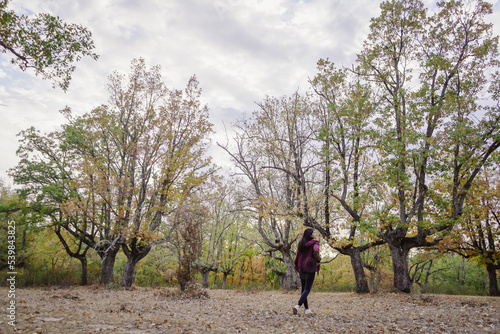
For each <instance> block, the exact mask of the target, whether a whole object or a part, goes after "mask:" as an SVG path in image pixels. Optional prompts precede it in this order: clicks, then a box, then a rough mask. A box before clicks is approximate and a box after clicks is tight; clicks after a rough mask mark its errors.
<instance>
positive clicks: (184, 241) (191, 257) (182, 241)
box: [173, 204, 208, 291]
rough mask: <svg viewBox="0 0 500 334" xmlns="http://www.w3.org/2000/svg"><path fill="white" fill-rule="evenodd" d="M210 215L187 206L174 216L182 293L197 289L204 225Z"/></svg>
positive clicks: (175, 244) (197, 206) (197, 207)
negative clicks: (197, 271)
mask: <svg viewBox="0 0 500 334" xmlns="http://www.w3.org/2000/svg"><path fill="white" fill-rule="evenodd" d="M207 217H208V214H207V212H206V210H205V209H204V208H203V207H200V206H199V205H197V204H195V205H193V206H192V207H189V206H187V204H185V205H184V206H183V207H180V208H178V209H177V210H176V212H175V215H174V225H175V226H176V228H175V229H174V231H173V233H174V235H175V238H174V239H173V243H174V246H175V249H176V251H177V260H178V269H177V282H178V283H179V287H180V289H181V291H185V290H193V289H195V281H194V275H195V273H196V270H197V269H196V261H197V260H198V258H199V256H200V252H201V248H202V244H203V225H204V224H205V223H206V220H207Z"/></svg>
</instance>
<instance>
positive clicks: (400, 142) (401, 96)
mask: <svg viewBox="0 0 500 334" xmlns="http://www.w3.org/2000/svg"><path fill="white" fill-rule="evenodd" d="M437 7H438V11H437V12H436V13H434V14H433V15H432V16H430V17H427V15H426V9H425V8H424V5H423V4H422V2H421V1H419V0H401V1H396V0H392V1H385V2H383V3H382V4H381V10H382V12H381V15H380V16H379V17H377V18H374V19H372V22H371V25H370V34H369V36H368V38H367V40H366V41H365V44H364V49H363V50H362V52H361V53H360V54H359V56H358V61H359V64H360V66H361V70H360V72H361V74H362V75H364V76H365V78H366V79H367V80H371V81H373V82H374V83H376V84H377V85H378V86H379V87H381V88H382V89H383V100H382V102H383V106H384V108H383V109H381V112H380V115H379V116H380V117H379V118H378V120H377V126H378V128H379V134H378V136H377V137H376V139H374V141H375V142H376V143H377V147H378V150H379V152H380V153H379V154H380V155H381V157H382V161H381V166H382V168H383V169H384V170H385V172H384V173H382V174H381V175H380V182H381V183H383V184H384V185H385V187H387V190H389V192H390V193H391V194H392V195H391V196H389V197H386V198H387V199H388V200H387V201H386V202H385V204H384V206H383V207H382V208H381V210H379V211H378V214H377V215H376V216H375V218H376V221H374V224H376V225H377V226H378V229H379V232H378V237H380V238H381V239H383V240H385V241H386V242H387V244H388V245H389V248H390V251H391V257H392V263H393V271H394V286H395V288H397V289H398V290H401V291H405V292H409V291H410V288H411V280H410V276H409V270H408V260H407V258H408V252H409V250H410V249H412V248H415V247H422V246H431V245H434V244H436V243H438V242H439V241H440V240H441V239H442V236H443V235H442V233H443V232H444V233H445V232H446V231H449V230H450V229H451V228H452V227H453V226H454V225H455V223H456V221H457V219H458V217H459V216H460V215H461V214H462V210H463V205H464V199H465V197H466V195H467V192H468V191H469V189H470V187H471V185H472V183H473V181H474V179H475V177H476V175H477V173H478V172H479V170H480V169H481V167H482V166H483V165H484V163H485V162H486V161H487V160H488V158H489V156H490V155H491V153H492V152H493V151H495V150H496V149H497V148H498V146H499V145H500V141H499V140H498V139H499V138H498V120H499V118H498V114H495V113H492V112H485V113H479V110H480V106H479V104H478V102H479V100H480V94H481V93H482V92H484V91H485V88H486V87H487V85H488V80H487V77H486V76H487V74H488V72H489V71H491V70H492V69H494V68H496V67H497V66H498V60H497V57H498V52H497V44H498V39H497V38H496V37H492V33H491V31H492V26H491V24H487V23H485V21H484V17H485V16H486V15H488V14H490V13H491V4H489V3H486V2H484V1H481V0H479V1H447V2H445V1H443V2H439V3H438V4H437ZM412 72H416V74H417V78H414V77H412ZM473 117H477V119H478V121H476V122H473V121H472V118H473ZM464 139H465V140H464ZM443 177H449V180H450V181H451V188H450V189H449V192H448V194H447V195H444V194H440V195H441V196H437V191H436V190H434V189H432V188H431V186H432V182H431V181H430V180H436V179H442V178H443ZM434 184H436V183H434ZM445 198H446V200H445ZM445 202H446V204H445Z"/></svg>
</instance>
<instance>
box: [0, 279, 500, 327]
mask: <svg viewBox="0 0 500 334" xmlns="http://www.w3.org/2000/svg"><path fill="white" fill-rule="evenodd" d="M0 295H1V296H5V298H3V297H2V298H0V301H1V308H2V312H1V314H0V315H2V318H1V319H0V328H2V331H1V332H2V333H11V332H14V333H15V332H19V333H64V334H66V333H500V298H490V297H473V296H441V295H440V296H437V295H406V294H400V293H378V294H370V295H356V294H354V293H320V292H314V291H313V292H312V293H311V294H310V296H309V306H310V308H311V309H312V311H313V312H314V314H313V315H311V316H309V315H308V316H306V315H304V314H303V311H302V313H299V314H298V315H295V316H294V315H293V314H292V307H293V306H294V305H295V304H296V302H297V300H298V296H299V293H298V292H297V291H295V292H290V293H285V292H280V291H239V290H202V291H201V293H198V294H196V295H195V296H190V297H189V298H187V297H185V296H183V297H181V296H179V294H178V292H177V291H176V290H173V289H171V290H169V289H160V288H135V289H132V290H109V289H105V288H103V287H97V286H91V287H71V288H65V289H53V288H51V289H18V290H17V291H16V298H15V301H16V314H15V316H16V322H17V323H16V326H15V327H13V326H11V325H9V324H8V322H9V319H8V317H7V315H8V314H7V313H6V309H7V306H8V304H7V303H8V298H7V295H8V290H7V289H5V288H3V289H0Z"/></svg>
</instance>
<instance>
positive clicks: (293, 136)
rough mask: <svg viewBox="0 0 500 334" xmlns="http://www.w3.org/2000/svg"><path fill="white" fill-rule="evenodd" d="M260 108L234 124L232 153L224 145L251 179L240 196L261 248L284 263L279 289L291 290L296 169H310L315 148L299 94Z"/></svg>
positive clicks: (270, 101)
mask: <svg viewBox="0 0 500 334" xmlns="http://www.w3.org/2000/svg"><path fill="white" fill-rule="evenodd" d="M258 106H259V110H257V111H255V112H254V114H253V119H252V120H249V121H245V122H242V123H241V124H239V125H238V129H237V134H236V137H235V138H234V143H235V145H236V150H235V152H231V151H230V150H229V148H227V147H226V148H225V150H226V152H228V153H229V154H230V156H231V158H232V159H233V162H234V163H235V165H236V167H237V168H238V169H239V170H240V171H241V173H242V174H243V175H244V177H245V178H246V179H247V180H248V182H249V188H247V189H246V190H245V191H243V192H242V194H243V196H244V199H245V201H246V206H247V207H248V208H251V210H253V212H254V215H255V220H256V222H257V224H256V226H257V230H258V232H259V234H260V235H261V237H262V240H263V243H262V248H263V249H264V252H265V253H266V255H267V256H271V257H275V258H276V259H277V260H278V261H280V262H281V263H283V264H284V271H281V270H279V269H278V268H276V269H277V270H276V274H277V275H278V276H280V279H281V281H282V282H283V284H282V288H284V289H293V288H295V287H296V286H297V275H296V274H295V269H294V264H293V254H294V252H293V250H292V245H293V244H294V242H295V241H296V240H297V238H298V237H299V235H298V224H299V222H300V221H301V220H302V218H301V217H300V216H299V215H298V211H297V210H298V208H299V207H300V205H301V204H300V203H301V201H302V200H304V199H303V198H302V197H301V196H303V195H302V188H300V187H298V186H297V181H296V180H295V179H296V178H297V177H299V175H297V173H298V172H300V171H301V170H299V169H298V168H299V167H302V166H303V165H304V166H307V167H304V169H307V168H311V164H312V163H313V160H314V159H313V156H314V153H313V152H314V150H311V149H310V146H309V145H311V138H312V135H313V130H312V129H311V128H310V127H309V124H308V123H307V120H308V117H309V114H308V110H307V108H308V104H307V98H305V97H302V96H300V95H299V94H294V95H293V96H291V97H283V98H279V99H278V98H270V97H268V98H266V99H265V100H264V101H263V102H261V103H258ZM307 177H308V179H307V182H312V179H309V177H312V175H309V174H307ZM301 179H302V178H301ZM278 253H281V256H279V255H276V254H278Z"/></svg>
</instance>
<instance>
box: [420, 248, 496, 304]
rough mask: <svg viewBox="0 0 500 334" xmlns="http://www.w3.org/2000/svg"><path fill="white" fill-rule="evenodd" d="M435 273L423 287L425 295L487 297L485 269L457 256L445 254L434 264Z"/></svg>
mask: <svg viewBox="0 0 500 334" xmlns="http://www.w3.org/2000/svg"><path fill="white" fill-rule="evenodd" d="M433 271H434V273H433V274H432V275H431V276H430V278H429V282H428V284H427V285H426V286H424V287H422V292H423V293H439V294H449V295H482V296H484V295H487V294H488V277H487V275H486V273H485V270H484V267H482V266H481V265H478V264H477V263H475V262H473V261H468V260H467V259H464V258H463V257H461V256H459V255H456V254H445V255H444V256H442V257H441V258H438V259H436V260H435V262H434V263H433Z"/></svg>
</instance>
